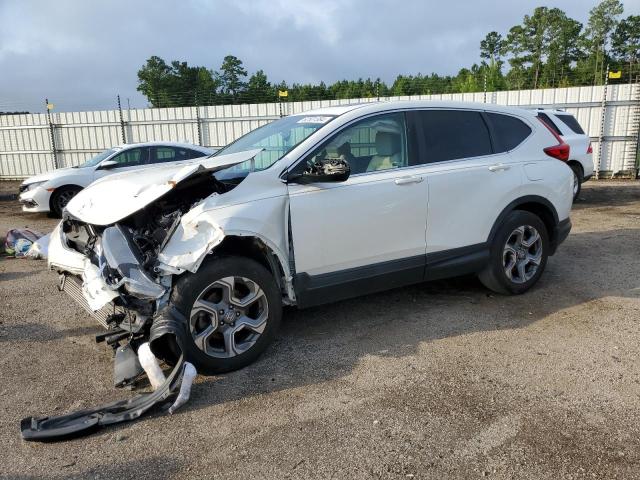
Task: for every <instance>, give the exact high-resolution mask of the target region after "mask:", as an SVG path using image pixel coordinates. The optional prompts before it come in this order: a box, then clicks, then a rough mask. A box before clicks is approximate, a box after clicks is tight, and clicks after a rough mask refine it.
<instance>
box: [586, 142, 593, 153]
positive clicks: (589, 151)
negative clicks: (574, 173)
mask: <svg viewBox="0 0 640 480" xmlns="http://www.w3.org/2000/svg"><path fill="white" fill-rule="evenodd" d="M587 153H593V147H592V146H591V142H589V147H587Z"/></svg>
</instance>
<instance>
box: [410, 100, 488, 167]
mask: <svg viewBox="0 0 640 480" xmlns="http://www.w3.org/2000/svg"><path fill="white" fill-rule="evenodd" d="M419 117H420V123H421V124H422V135H421V137H422V138H421V139H419V143H420V144H421V146H422V148H423V152H424V153H423V155H422V157H423V159H424V162H426V163H434V162H444V161H447V160H457V159H460V158H471V157H481V156H484V155H491V154H492V153H493V151H492V148H491V139H490V137H489V129H488V128H487V125H486V123H485V121H484V120H483V118H482V114H481V113H480V112H473V111H465V110H422V111H421V112H420V114H419Z"/></svg>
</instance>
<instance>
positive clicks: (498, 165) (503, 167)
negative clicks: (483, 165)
mask: <svg viewBox="0 0 640 480" xmlns="http://www.w3.org/2000/svg"><path fill="white" fill-rule="evenodd" d="M510 168H511V166H510V165H505V164H503V163H496V164H495V165H491V166H490V167H489V171H491V172H501V171H503V170H509V169H510Z"/></svg>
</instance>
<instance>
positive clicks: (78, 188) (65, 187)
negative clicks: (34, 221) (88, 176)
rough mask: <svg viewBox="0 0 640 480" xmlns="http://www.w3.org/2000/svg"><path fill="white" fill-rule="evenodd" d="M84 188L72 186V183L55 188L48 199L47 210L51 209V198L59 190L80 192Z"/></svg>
mask: <svg viewBox="0 0 640 480" xmlns="http://www.w3.org/2000/svg"><path fill="white" fill-rule="evenodd" d="M83 188H84V187H81V186H80V185H74V184H72V183H69V184H67V185H62V186H60V187H56V189H55V190H54V191H53V193H52V194H51V196H50V197H49V208H50V209H51V208H52V207H53V204H52V203H51V202H52V201H53V196H54V195H55V194H56V192H59V191H61V190H71V189H74V190H82V189H83Z"/></svg>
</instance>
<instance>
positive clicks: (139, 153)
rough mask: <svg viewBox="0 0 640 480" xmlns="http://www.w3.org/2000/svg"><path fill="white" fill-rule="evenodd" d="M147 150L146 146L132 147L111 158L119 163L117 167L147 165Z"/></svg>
mask: <svg viewBox="0 0 640 480" xmlns="http://www.w3.org/2000/svg"><path fill="white" fill-rule="evenodd" d="M147 151H148V149H147V148H146V147H140V148H130V149H128V150H125V151H123V152H121V153H119V154H118V155H116V156H114V157H111V158H110V159H109V160H112V161H114V162H117V163H118V166H117V168H121V167H135V166H138V165H145V164H146V163H147V160H148V159H147Z"/></svg>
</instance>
